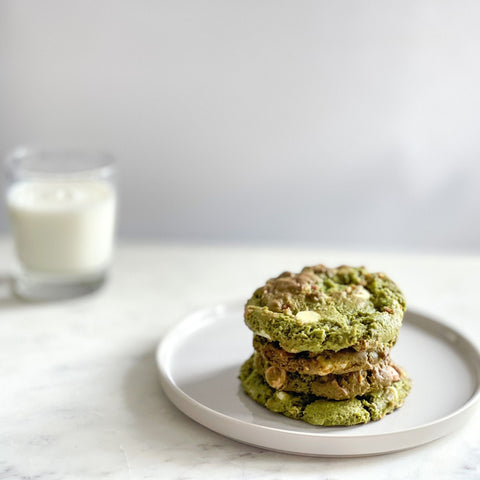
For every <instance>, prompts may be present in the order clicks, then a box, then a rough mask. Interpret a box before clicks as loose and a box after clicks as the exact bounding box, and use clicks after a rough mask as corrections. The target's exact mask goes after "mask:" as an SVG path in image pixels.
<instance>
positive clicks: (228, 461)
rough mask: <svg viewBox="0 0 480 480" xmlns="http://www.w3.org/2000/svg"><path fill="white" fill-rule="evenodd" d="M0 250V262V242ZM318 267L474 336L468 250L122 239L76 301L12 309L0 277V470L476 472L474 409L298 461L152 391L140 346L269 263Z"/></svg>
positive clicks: (333, 474) (479, 332)
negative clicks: (366, 273) (446, 428)
mask: <svg viewBox="0 0 480 480" xmlns="http://www.w3.org/2000/svg"><path fill="white" fill-rule="evenodd" d="M0 255H2V256H3V258H6V257H7V247H6V244H5V243H4V242H3V243H0ZM319 261H322V262H323V263H328V264H338V263H355V264H357V263H362V264H367V265H368V266H369V268H372V269H379V270H385V271H388V272H389V274H390V275H391V276H392V277H393V278H395V280H396V281H397V282H398V283H399V284H400V285H402V287H403V288H404V290H405V293H406V294H407V297H408V298H409V299H410V304H412V305H417V306H418V307H420V309H422V310H424V311H428V312H431V313H433V314H439V315H440V316H442V317H443V318H445V317H447V318H448V321H450V322H451V323H454V324H456V325H457V327H458V328H460V329H461V330H462V331H463V332H464V333H468V335H469V336H470V338H472V340H473V341H474V342H476V343H477V344H480V326H479V325H480V324H479V323H478V319H477V307H476V302H477V298H478V294H477V289H478V288H477V281H476V279H477V278H478V276H479V274H480V258H479V257H468V258H467V257H441V258H439V257H433V256H425V257H423V256H401V255H387V254H383V255H380V254H373V253H364V254H360V253H356V254H354V253H348V252H344V253H341V252H328V251H319V250H298V249H272V248H268V249H267V248H235V247H219V246H215V247H213V246H212V247H208V246H202V247H182V246H161V245H158V246H156V245H124V246H122V247H121V248H119V249H118V252H117V258H116V264H115V268H114V272H113V275H112V279H111V281H110V282H109V283H108V284H107V285H106V286H105V288H104V289H103V290H101V291H100V292H97V293H96V294H94V295H92V296H90V297H85V298H81V299H77V300H71V301H65V302H58V303H39V304H32V303H22V302H19V301H17V300H16V299H14V298H12V297H11V296H10V295H9V293H8V288H6V287H5V283H2V284H1V285H0V308H1V310H2V315H1V318H0V342H1V343H0V373H1V378H2V383H3V388H2V394H1V395H0V419H1V423H0V425H1V429H0V478H1V479H12V480H13V479H29V478H32V479H33V478H35V479H39V480H56V479H59V480H69V479H80V478H81V479H100V478H102V479H105V478H115V479H116V480H122V479H149V478H152V479H154V478H155V479H156V478H162V479H163V478H165V479H172V480H173V479H178V480H180V479H200V478H208V479H211V480H216V479H218V480H220V479H221V480H224V479H225V478H229V479H242V478H248V479H287V478H292V477H293V476H297V477H298V478H303V479H330V480H339V479H344V478H345V479H347V478H355V479H360V480H361V479H367V478H368V479H369V480H370V479H371V478H372V477H377V478H389V479H393V480H400V479H408V478H437V479H439V480H447V479H452V478H455V479H460V480H466V479H478V478H480V436H479V435H478V431H479V430H480V415H479V413H478V412H477V413H476V414H475V415H474V416H473V417H472V419H471V421H470V422H468V424H467V425H466V426H465V427H464V428H462V429H460V430H459V431H458V432H456V433H455V434H453V435H450V436H448V437H446V438H443V439H441V440H438V441H436V442H433V443H431V444H428V445H425V446H422V447H419V448H416V449H412V450H408V451H405V452H399V453H394V454H389V455H382V456H377V457H366V458H343V459H338V458H336V459H335V458H312V457H301V456H294V455H286V454H281V453H275V452H270V451H266V450H261V449H257V448H255V447H251V446H247V445H243V444H240V443H237V442H235V441H233V440H230V439H228V438H225V437H223V436H220V435H218V434H216V433H213V432H211V431H209V430H207V429H206V428H204V427H202V426H200V425H198V424H196V423H195V422H194V421H192V420H190V419H189V418H187V417H186V416H184V415H183V414H182V413H181V412H179V411H178V410H177V409H176V408H175V407H174V406H173V405H172V404H171V403H170V402H169V400H168V399H167V398H166V397H165V395H164V394H163V392H162V390H161V388H160V386H159V382H158V377H157V370H156V367H155V361H154V350H155V347H156V344H157V342H158V340H159V339H160V338H162V336H163V335H164V334H165V332H166V331H167V330H168V328H169V327H171V326H172V325H174V324H175V322H176V321H178V320H179V319H180V318H181V317H182V316H183V315H185V314H186V313H188V312H190V311H191V310H194V309H196V308H200V307H204V306H208V305H211V304H216V303H219V302H224V301H229V300H232V299H235V298H245V297H247V296H249V295H250V294H251V292H252V291H253V289H254V287H255V286H256V285H257V284H259V283H261V282H262V281H264V280H265V279H266V278H268V277H270V276H272V274H275V273H277V272H279V271H281V270H284V269H286V268H291V269H296V268H298V267H300V266H302V265H304V264H311V263H317V262H319ZM444 271H448V272H449V282H448V285H445V281H444V275H443V272H444ZM193 272H194V273H195V275H194V280H195V281H194V282H192V275H193ZM231 272H235V275H234V276H232V274H231ZM187 279H188V281H187Z"/></svg>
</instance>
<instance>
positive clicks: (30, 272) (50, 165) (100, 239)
mask: <svg viewBox="0 0 480 480" xmlns="http://www.w3.org/2000/svg"><path fill="white" fill-rule="evenodd" d="M6 167H7V176H8V186H7V191H6V201H7V206H8V211H9V216H10V221H11V227H12V231H13V237H14V244H15V250H16V253H17V257H18V260H19V263H20V272H19V273H18V275H17V276H16V278H15V292H16V293H17V294H18V295H19V296H21V297H23V298H25V299H30V300H53V299H61V298H70V297H74V296H79V295H83V294H86V293H89V292H92V291H94V290H96V289H97V288H99V287H100V286H101V285H102V284H103V282H104V281H105V279H106V276H107V273H108V269H109V265H110V262H111V258H112V249H113V241H114V232H115V218H116V210H117V194H116V188H115V173H116V171H115V165H114V162H113V159H112V158H111V157H110V156H109V155H107V154H103V153H93V152H82V151H35V150H30V149H17V150H15V151H14V152H13V153H12V154H11V155H10V156H9V157H8V158H7V160H6Z"/></svg>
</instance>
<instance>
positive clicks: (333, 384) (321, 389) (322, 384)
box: [254, 354, 406, 400]
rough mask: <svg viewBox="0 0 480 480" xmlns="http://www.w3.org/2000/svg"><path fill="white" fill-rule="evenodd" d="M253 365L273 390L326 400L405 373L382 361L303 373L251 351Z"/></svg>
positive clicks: (387, 382)
mask: <svg viewBox="0 0 480 480" xmlns="http://www.w3.org/2000/svg"><path fill="white" fill-rule="evenodd" d="M254 367H255V370H256V371H257V372H258V373H260V375H262V377H263V378H264V380H265V381H266V382H267V383H268V385H269V386H270V387H272V388H274V389H276V390H281V391H285V392H294V393H311V394H313V395H315V396H318V397H325V398H328V399H330V400H346V399H348V398H352V397H356V396H358V395H365V394H366V393H370V392H372V391H374V390H379V389H381V388H383V387H388V386H390V385H392V383H394V382H398V380H400V379H401V378H404V377H406V375H405V373H404V372H403V370H402V369H401V368H400V367H398V366H396V365H394V364H391V363H385V362H384V363H382V364H379V365H376V366H375V367H374V368H372V369H371V370H358V371H356V372H350V373H345V374H343V375H334V374H329V375H305V374H299V373H297V372H287V371H285V370H283V369H281V368H279V367H275V366H272V365H271V364H269V363H268V362H266V361H265V360H264V359H263V358H262V357H261V356H260V355H258V354H255V355H254Z"/></svg>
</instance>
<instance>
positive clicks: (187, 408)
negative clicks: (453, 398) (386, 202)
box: [155, 300, 480, 457]
mask: <svg viewBox="0 0 480 480" xmlns="http://www.w3.org/2000/svg"><path fill="white" fill-rule="evenodd" d="M243 303H244V302H241V301H239V300H236V301H230V302H224V303H218V304H216V305H212V306H210V307H205V308H201V309H197V310H194V311H192V312H190V313H189V314H187V315H185V316H184V317H183V318H182V320H181V321H180V322H179V323H177V324H176V325H175V326H173V327H172V328H170V329H169V330H168V332H167V333H166V335H165V336H164V337H163V338H162V339H161V340H160V342H159V343H158V345H157V348H156V352H155V359H156V365H157V369H158V372H159V376H160V383H161V386H162V389H163V391H164V392H165V394H166V395H167V397H168V398H169V399H170V401H171V402H172V403H173V404H174V405H175V406H176V407H177V408H178V409H179V410H180V411H182V412H183V413H184V414H185V415H187V416H188V417H189V418H191V419H193V420H195V421H196V422H197V423H199V424H201V425H203V426H205V427H207V428H209V429H210V430H213V431H215V432H216V433H219V434H221V435H223V436H226V437H228V438H231V439H233V440H236V441H240V442H242V443H245V444H248V445H253V446H256V447H261V448H265V449H268V450H274V451H280V452H284V453H293V454H303V455H313V456H332V457H333V456H338V457H344V456H365V455H376V454H382V453H388V452H394V451H399V450H405V449H407V448H413V447H415V446H419V445H423V444H425V443H429V442H431V441H434V440H437V439H439V438H441V437H443V436H445V435H448V434H449V433H451V431H452V430H453V429H451V428H448V427H450V424H451V423H452V422H453V421H454V420H456V419H460V421H461V420H466V417H467V414H468V413H469V412H470V411H471V410H473V409H474V408H475V407H476V406H477V404H478V403H479V401H480V349H479V348H478V347H477V345H475V344H474V343H473V342H472V341H471V340H470V339H469V338H467V337H466V336H465V335H464V334H463V333H462V332H461V331H459V330H457V329H456V328H454V326H452V325H451V324H449V323H447V322H444V321H443V320H441V319H440V318H439V317H438V316H437V315H434V314H430V313H427V312H425V311H423V310H421V309H418V308H415V307H413V308H408V312H410V313H412V314H413V315H414V316H415V317H417V318H420V319H421V320H420V321H418V320H412V319H410V320H409V319H408V317H407V319H406V321H407V322H409V323H411V324H413V325H415V326H419V327H420V328H422V330H425V329H426V328H425V326H422V325H421V324H422V323H427V324H430V326H433V327H436V329H440V331H442V330H443V331H446V332H448V333H450V334H453V335H455V336H456V338H457V340H456V341H460V342H462V343H463V344H465V345H467V347H468V349H469V350H470V352H468V353H465V356H468V358H472V357H473V358H474V359H475V363H473V362H472V364H471V363H468V364H469V365H470V366H472V367H473V369H474V372H475V379H476V385H475V386H474V392H473V393H472V395H471V397H470V398H469V399H468V400H467V401H466V402H465V403H464V404H463V405H462V406H460V407H459V408H457V409H455V410H454V411H453V412H451V413H449V414H447V415H444V416H442V417H440V418H438V419H435V420H432V421H430V422H427V423H422V424H420V425H416V426H413V427H409V428H404V429H399V430H393V431H389V432H381V433H367V434H357V435H351V434H350V435H349V434H341V433H340V434H336V435H332V434H329V433H328V432H314V431H305V432H301V431H291V430H288V429H285V428H284V427H281V426H279V427H273V426H268V425H261V424H253V423H251V422H248V421H246V420H242V419H239V418H236V417H233V416H230V415H227V414H225V413H222V412H219V411H217V410H215V409H213V408H211V407H208V406H206V405H204V404H203V403H201V402H200V401H198V400H196V399H195V398H193V397H191V396H190V395H188V394H187V393H186V392H184V391H183V390H182V389H181V388H180V387H179V386H178V385H177V383H176V382H175V380H174V379H173V377H172V375H171V373H170V371H169V368H167V367H168V364H169V363H168V361H167V362H164V361H163V360H164V359H165V358H168V354H169V353H170V351H171V350H172V349H174V346H175V342H176V338H177V337H178V335H179V334H180V332H181V331H182V330H184V329H185V328H186V327H188V326H189V324H191V323H196V327H195V328H194V330H192V329H190V332H191V333H193V332H194V331H196V330H199V329H202V328H204V327H205V326H206V325H207V324H208V322H205V321H204V322H200V323H197V322H194V320H197V319H198V317H202V318H204V317H206V316H208V315H210V316H213V315H212V314H214V315H218V310H231V309H240V308H243ZM210 321H214V320H210ZM442 337H443V338H445V337H446V335H443V336H442ZM448 343H449V344H450V345H451V344H452V343H453V342H452V340H450V339H448ZM464 361H466V360H465V359H464ZM178 401H180V405H179V404H178V403H179V402H178ZM202 412H203V413H204V414H207V415H208V417H207V420H211V421H206V419H205V418H202V415H201V413H202ZM218 419H221V420H222V421H223V422H226V423H227V424H230V425H235V426H237V427H241V428H249V429H254V430H259V431H262V432H265V433H269V434H276V435H279V434H280V435H281V436H282V437H286V438H288V439H293V438H296V439H298V438H299V437H301V438H303V439H309V440H312V439H317V440H318V441H320V440H327V439H328V440H330V441H331V440H335V442H339V441H344V442H345V441H352V442H358V441H359V440H362V441H364V440H372V441H373V440H382V439H385V438H390V437H394V436H404V435H413V434H418V433H428V432H430V431H431V430H434V429H436V428H437V427H441V426H445V427H447V428H443V429H442V431H441V432H439V433H438V434H435V435H431V436H429V437H428V438H427V439H423V440H421V441H416V442H407V443H409V444H410V443H411V445H407V446H401V447H399V448H385V449H375V451H371V452H368V453H353V454H352V453H345V454H342V453H340V454H331V453H323V452H312V451H310V452H303V450H302V449H300V450H296V449H280V448H275V447H271V446H269V445H267V444H265V443H264V442H258V441H257V442H251V441H247V440H245V439H244V438H242V436H238V435H234V434H233V432H229V433H225V430H222V429H218V428H216V427H215V425H214V424H215V423H216V421H218ZM463 423H464V422H462V424H463Z"/></svg>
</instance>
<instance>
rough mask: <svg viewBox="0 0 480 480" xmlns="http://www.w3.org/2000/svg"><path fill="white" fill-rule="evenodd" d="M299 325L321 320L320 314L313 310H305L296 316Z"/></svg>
mask: <svg viewBox="0 0 480 480" xmlns="http://www.w3.org/2000/svg"><path fill="white" fill-rule="evenodd" d="M295 318H296V320H297V322H298V323H315V322H318V320H320V314H319V313H317V312H312V311H311V310H303V311H301V312H298V313H297V314H296V315H295Z"/></svg>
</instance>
